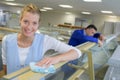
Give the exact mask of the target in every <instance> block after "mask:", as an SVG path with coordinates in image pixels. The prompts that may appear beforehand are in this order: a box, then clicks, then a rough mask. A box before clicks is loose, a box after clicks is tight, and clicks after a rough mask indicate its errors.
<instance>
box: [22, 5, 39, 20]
mask: <svg viewBox="0 0 120 80" xmlns="http://www.w3.org/2000/svg"><path fill="white" fill-rule="evenodd" d="M25 12H30V13H36V14H38V15H39V21H40V14H41V12H40V9H39V8H38V7H37V6H36V5H34V4H28V5H26V6H25V7H24V8H23V9H22V11H21V15H20V19H22V17H23V15H24V13H25Z"/></svg>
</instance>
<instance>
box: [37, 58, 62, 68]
mask: <svg viewBox="0 0 120 80" xmlns="http://www.w3.org/2000/svg"><path fill="white" fill-rule="evenodd" d="M58 62H60V58H59V57H57V56H54V57H46V58H44V59H42V60H41V61H39V62H38V63H37V64H36V65H38V66H41V67H49V66H50V65H52V64H56V63H58Z"/></svg>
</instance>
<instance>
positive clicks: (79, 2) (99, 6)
mask: <svg viewBox="0 0 120 80" xmlns="http://www.w3.org/2000/svg"><path fill="white" fill-rule="evenodd" d="M12 3H19V4H18V6H19V7H21V6H23V5H25V4H28V3H34V4H36V5H37V6H39V7H40V8H42V7H51V8H53V10H51V11H54V12H77V13H81V12H82V11H89V12H91V13H92V15H103V13H101V12H100V11H101V10H107V11H112V12H113V13H112V14H110V15H116V16H120V0H102V2H99V3H97V2H90V3H88V2H84V1H83V0H15V1H14V2H12ZM59 4H66V5H71V6H73V8H72V9H64V8H61V7H59V6H58V5H59ZM4 5H5V0H0V8H2V7H3V6H4ZM19 7H17V8H19ZM13 8H14V7H12V6H9V7H7V9H8V10H10V9H13ZM14 10H15V9H14Z"/></svg>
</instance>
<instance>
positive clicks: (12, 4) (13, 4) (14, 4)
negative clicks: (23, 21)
mask: <svg viewBox="0 0 120 80" xmlns="http://www.w3.org/2000/svg"><path fill="white" fill-rule="evenodd" d="M5 4H7V5H11V6H16V5H18V4H16V3H5Z"/></svg>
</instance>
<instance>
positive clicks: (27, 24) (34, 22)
mask: <svg viewBox="0 0 120 80" xmlns="http://www.w3.org/2000/svg"><path fill="white" fill-rule="evenodd" d="M39 18H40V16H39V15H38V14H36V13H30V12H24V14H23V16H22V18H21V19H20V25H21V32H22V34H23V35H24V36H26V37H33V36H34V33H35V32H36V31H37V29H38V26H39Z"/></svg>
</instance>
